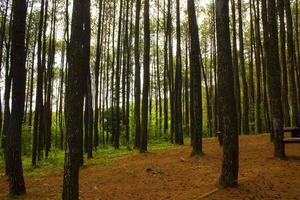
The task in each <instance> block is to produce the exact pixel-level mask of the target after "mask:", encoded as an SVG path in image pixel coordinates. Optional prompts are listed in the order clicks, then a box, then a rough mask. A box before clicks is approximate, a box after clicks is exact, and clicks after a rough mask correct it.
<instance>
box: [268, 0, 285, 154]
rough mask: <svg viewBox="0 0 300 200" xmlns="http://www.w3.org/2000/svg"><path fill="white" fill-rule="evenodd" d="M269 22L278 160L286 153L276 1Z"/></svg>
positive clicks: (270, 1) (270, 79)
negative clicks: (283, 140) (283, 141)
mask: <svg viewBox="0 0 300 200" xmlns="http://www.w3.org/2000/svg"><path fill="white" fill-rule="evenodd" d="M263 1H264V0H263ZM268 20H269V30H268V32H267V33H269V36H270V38H269V39H270V41H272V42H270V43H269V49H272V51H270V50H269V51H267V53H268V54H269V55H267V56H268V59H267V60H269V62H268V64H267V72H268V73H267V75H268V86H269V95H270V105H271V106H270V108H271V116H272V123H273V134H274V147H275V148H274V156H275V157H277V158H284V157H285V152H284V145H283V143H282V139H283V111H282V102H281V76H280V64H279V55H278V27H277V18H276V5H275V0H268ZM264 31H266V30H264Z"/></svg>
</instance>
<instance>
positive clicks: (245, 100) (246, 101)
mask: <svg viewBox="0 0 300 200" xmlns="http://www.w3.org/2000/svg"><path fill="white" fill-rule="evenodd" d="M238 12H239V13H238V15H239V20H238V21H239V45H240V50H239V52H240V53H239V58H240V67H241V75H242V83H243V123H242V127H243V128H242V132H243V133H244V134H249V95H248V83H247V78H246V69H245V56H244V31H243V16H242V2H241V0H238Z"/></svg>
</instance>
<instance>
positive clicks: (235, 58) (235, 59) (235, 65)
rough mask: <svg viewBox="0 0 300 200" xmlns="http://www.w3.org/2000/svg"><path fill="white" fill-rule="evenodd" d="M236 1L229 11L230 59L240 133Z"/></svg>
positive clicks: (232, 0) (233, 1) (232, 3)
mask: <svg viewBox="0 0 300 200" xmlns="http://www.w3.org/2000/svg"><path fill="white" fill-rule="evenodd" d="M235 1H236V0H231V11H232V27H233V28H232V57H233V63H232V64H233V69H234V94H235V99H236V110H237V120H238V133H239V134H240V133H241V125H242V122H241V117H242V113H241V91H240V90H241V89H240V76H239V72H240V71H239V60H238V59H239V58H238V51H237V44H236V43H237V39H236V37H237V32H236V6H235V5H236V4H235Z"/></svg>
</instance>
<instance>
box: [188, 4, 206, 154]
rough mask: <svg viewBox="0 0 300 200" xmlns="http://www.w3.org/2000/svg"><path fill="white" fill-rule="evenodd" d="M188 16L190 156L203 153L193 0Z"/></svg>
mask: <svg viewBox="0 0 300 200" xmlns="http://www.w3.org/2000/svg"><path fill="white" fill-rule="evenodd" d="M188 18H189V30H190V38H191V44H190V45H191V52H190V65H191V73H190V74H191V86H190V88H191V90H190V91H191V92H190V93H191V95H190V108H191V110H190V115H191V134H192V145H193V150H192V154H191V155H192V156H194V155H201V154H203V151H202V85H201V63H200V59H201V55H200V44H199V35H198V34H199V33H198V32H199V30H198V24H197V18H196V11H195V3H194V0H188Z"/></svg>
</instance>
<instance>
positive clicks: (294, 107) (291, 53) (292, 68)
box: [284, 0, 300, 127]
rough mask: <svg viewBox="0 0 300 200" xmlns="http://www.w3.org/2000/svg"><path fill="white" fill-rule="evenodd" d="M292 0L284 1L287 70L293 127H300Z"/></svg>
mask: <svg viewBox="0 0 300 200" xmlns="http://www.w3.org/2000/svg"><path fill="white" fill-rule="evenodd" d="M290 4H291V3H290V0H285V1H284V8H285V13H286V24H287V49H288V57H287V69H288V74H289V76H288V82H289V84H288V85H289V96H290V99H291V111H292V125H293V126H296V127H299V125H300V124H299V108H298V98H297V86H296V80H295V77H296V54H295V46H294V34H293V19H292V13H291V5H290Z"/></svg>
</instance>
